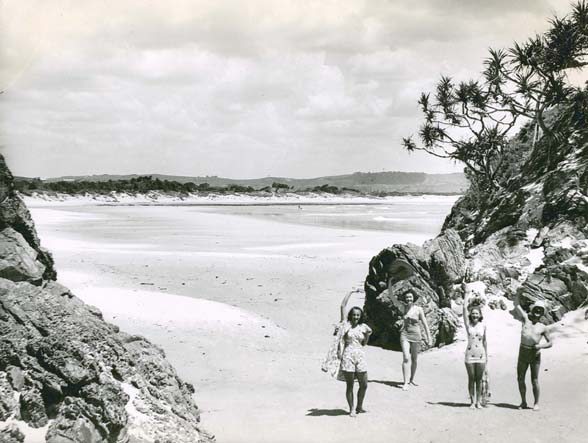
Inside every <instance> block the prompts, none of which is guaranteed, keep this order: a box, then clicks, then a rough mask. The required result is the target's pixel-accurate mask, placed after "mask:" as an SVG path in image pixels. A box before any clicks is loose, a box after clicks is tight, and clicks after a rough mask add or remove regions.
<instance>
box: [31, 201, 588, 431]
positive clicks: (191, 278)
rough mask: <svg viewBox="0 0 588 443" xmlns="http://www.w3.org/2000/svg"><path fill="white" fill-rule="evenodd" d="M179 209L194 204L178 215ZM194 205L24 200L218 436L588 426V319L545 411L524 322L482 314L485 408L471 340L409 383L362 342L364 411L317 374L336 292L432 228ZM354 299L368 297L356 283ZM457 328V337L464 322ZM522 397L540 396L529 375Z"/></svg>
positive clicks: (95, 296)
mask: <svg viewBox="0 0 588 443" xmlns="http://www.w3.org/2000/svg"><path fill="white" fill-rule="evenodd" d="M177 211H186V212H185V214H184V215H185V216H181V215H180V216H179V215H178V212H177ZM193 211H198V209H195V208H181V209H177V208H174V209H173V210H170V209H169V208H164V207H152V208H148V210H147V208H142V207H117V208H112V207H96V206H85V207H83V208H81V207H74V206H71V205H70V206H67V207H59V206H51V205H50V206H47V205H44V206H43V207H33V208H31V212H32V215H33V217H34V220H35V222H36V224H37V228H38V230H39V233H40V236H41V238H42V240H43V245H44V246H45V247H47V248H48V249H50V250H51V251H53V253H54V256H55V259H56V265H57V269H58V272H59V281H60V282H61V283H63V284H65V285H67V286H68V287H70V289H72V291H73V292H74V293H75V294H76V295H77V296H79V297H80V298H82V299H83V300H84V301H86V302H88V303H91V304H93V305H95V306H97V307H99V308H100V309H101V310H102V312H103V313H104V317H105V319H106V320H108V321H110V322H112V323H115V324H117V325H119V326H120V327H121V328H122V329H124V330H125V331H127V332H129V333H133V334H141V335H144V336H146V337H147V338H149V339H150V340H151V341H153V342H154V343H156V344H158V345H159V346H161V347H162V348H163V349H164V350H165V352H166V355H167V356H168V358H169V360H170V361H171V362H172V364H174V366H175V367H176V369H177V370H178V373H179V375H180V376H181V377H182V378H183V379H185V380H186V381H188V382H191V383H193V384H194V386H195V388H196V394H195V396H196V399H197V402H198V404H199V406H200V408H201V410H202V422H203V426H204V427H205V428H207V429H208V430H210V431H211V432H212V433H214V434H216V436H217V439H218V441H219V442H306V441H308V442H352V441H353V442H390V441H398V442H472V441H476V442H495V441H510V442H518V441H530V442H554V441H558V442H579V441H585V438H586V435H588V421H587V420H586V419H585V417H586V412H587V411H588V390H587V389H586V374H588V344H587V342H586V341H587V339H588V322H586V321H585V320H584V316H583V313H580V312H576V313H572V314H570V315H568V316H567V317H566V318H565V319H564V321H563V322H562V324H561V325H556V327H555V329H554V333H553V335H554V337H555V339H556V341H555V346H554V347H553V348H552V349H548V350H545V351H543V366H542V372H541V386H542V389H543V391H542V410H541V411H539V412H532V411H530V410H525V411H518V410H516V405H518V404H519V402H520V400H519V397H518V391H517V383H516V374H515V366H516V353H517V349H518V336H519V334H520V325H519V324H518V322H516V321H515V320H513V319H512V318H511V317H510V316H509V314H508V313H506V312H505V311H488V312H486V313H485V317H486V320H485V321H486V322H487V328H488V341H489V345H488V346H489V368H490V377H491V379H490V382H491V391H492V404H491V405H490V406H489V407H488V408H486V409H483V410H473V411H472V410H470V409H469V408H468V407H467V406H468V396H467V386H466V382H467V378H466V373H465V368H464V364H463V353H464V342H463V340H460V341H458V342H457V343H455V344H452V345H450V346H446V347H444V348H442V349H439V350H432V351H428V352H425V353H422V354H421V355H420V357H419V369H418V373H417V382H418V383H419V386H418V387H413V388H411V389H410V390H409V391H407V392H404V391H402V390H401V389H399V384H400V382H401V379H402V374H401V366H400V363H401V355H400V354H399V353H397V352H392V351H385V350H382V349H379V348H374V347H368V348H367V357H368V362H369V380H370V384H369V388H368V392H367V397H366V403H365V407H366V409H368V411H369V412H368V413H367V414H362V415H360V416H359V417H357V418H355V419H352V418H350V417H348V416H347V415H346V402H345V396H344V384H343V383H341V382H337V381H334V380H332V379H330V378H329V377H328V376H327V375H325V374H323V373H322V372H321V371H320V363H321V360H322V358H323V357H324V354H325V353H326V351H327V349H328V346H329V344H330V342H331V339H332V336H331V333H332V325H333V324H334V323H336V322H337V321H338V316H339V313H338V306H339V303H340V301H341V298H342V297H343V295H344V294H345V293H347V292H349V291H350V290H352V289H354V288H359V287H362V285H363V279H364V277H365V273H366V271H367V264H368V261H369V259H370V258H371V257H372V256H373V255H374V254H376V253H377V252H378V251H379V250H381V249H382V248H383V247H385V246H387V245H390V244H393V243H398V242H406V241H412V242H415V243H421V242H422V241H423V240H425V239H426V238H427V237H429V236H431V233H428V234H427V233H422V232H414V233H407V232H405V233H394V232H385V231H368V230H354V229H336V228H332V227H331V228H329V227H320V226H303V225H297V224H292V223H281V222H278V221H273V220H267V219H261V218H255V217H246V216H236V215H230V214H223V213H217V212H214V211H212V212H206V211H204V212H198V217H196V218H195V217H194V216H193V215H194V214H193ZM351 304H356V305H360V306H361V305H362V304H363V301H362V299H361V297H360V295H358V294H354V297H353V298H352V302H351ZM462 334H463V333H462ZM528 397H529V398H528V400H529V402H531V401H532V396H531V390H530V383H529V394H528Z"/></svg>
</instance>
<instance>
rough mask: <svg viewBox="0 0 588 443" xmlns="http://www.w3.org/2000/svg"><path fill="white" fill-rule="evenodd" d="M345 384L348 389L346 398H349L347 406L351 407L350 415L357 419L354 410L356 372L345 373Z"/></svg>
mask: <svg viewBox="0 0 588 443" xmlns="http://www.w3.org/2000/svg"><path fill="white" fill-rule="evenodd" d="M343 375H344V376H345V383H346V385H347V389H346V390H345V397H347V404H348V405H349V415H350V416H351V417H355V411H354V410H353V379H354V377H355V373H354V372H347V371H344V372H343Z"/></svg>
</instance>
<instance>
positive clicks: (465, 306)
mask: <svg viewBox="0 0 588 443" xmlns="http://www.w3.org/2000/svg"><path fill="white" fill-rule="evenodd" d="M469 301H470V297H468V292H467V291H464V293H463V306H462V309H463V324H464V325H465V328H466V332H467V333H468V334H469V333H470V319H469V317H468V303H469Z"/></svg>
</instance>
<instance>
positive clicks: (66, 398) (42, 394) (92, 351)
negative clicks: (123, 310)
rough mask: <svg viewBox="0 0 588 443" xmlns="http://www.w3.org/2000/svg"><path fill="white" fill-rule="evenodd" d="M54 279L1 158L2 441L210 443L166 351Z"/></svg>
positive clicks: (189, 392) (189, 388)
mask: <svg viewBox="0 0 588 443" xmlns="http://www.w3.org/2000/svg"><path fill="white" fill-rule="evenodd" d="M55 279H56V273H55V269H54V265H53V261H52V259H51V255H50V254H49V253H48V252H47V251H45V250H44V249H42V248H41V246H40V241H39V238H38V237H37V234H36V232H35V228H34V224H33V222H32V220H31V217H30V214H29V212H28V211H27V209H26V207H25V206H24V204H23V203H22V201H21V200H20V199H19V198H18V196H17V195H16V192H15V190H14V185H13V179H12V175H11V174H10V171H9V170H8V168H7V167H6V164H5V162H4V159H3V158H2V157H1V156H0V441H2V442H22V441H30V439H29V438H28V437H30V436H31V435H34V436H35V438H38V436H43V435H44V438H45V440H46V441H47V442H50V443H69V442H71V443H73V442H85V443H86V442H87V443H94V442H95V443H102V442H104V443H107V442H108V443H114V442H117V443H118V442H129V443H131V442H174V443H176V442H186V443H187V442H208V441H212V440H213V437H211V436H210V435H209V434H207V433H206V432H205V431H203V430H202V429H201V428H200V424H199V421H200V420H199V411H198V407H197V406H196V405H195V404H194V401H193V393H194V388H193V387H192V386H191V385H190V384H188V383H185V382H183V381H182V380H180V379H179V378H178V376H177V375H176V372H175V370H174V369H173V367H172V366H171V365H170V364H169V363H168V362H167V361H166V359H165V355H164V353H163V351H162V350H161V349H159V348H158V347H156V346H154V345H153V344H151V343H149V342H148V341H147V340H146V339H144V338H142V337H139V336H132V335H129V334H126V333H124V332H121V331H119V329H118V328H117V327H116V326H114V325H111V324H108V323H106V322H105V321H104V320H103V319H102V315H101V313H100V312H99V311H98V310H97V309H96V308H93V307H92V306H88V305H86V304H84V303H83V302H82V301H81V300H79V299H78V298H76V297H75V296H74V295H73V294H72V293H71V292H70V291H69V290H68V289H67V288H65V287H63V286H61V285H60V284H58V283H57V282H56V280H55Z"/></svg>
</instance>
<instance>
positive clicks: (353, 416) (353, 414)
mask: <svg viewBox="0 0 588 443" xmlns="http://www.w3.org/2000/svg"><path fill="white" fill-rule="evenodd" d="M349 416H350V417H351V418H355V417H357V415H355V412H354V411H350V412H349Z"/></svg>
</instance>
